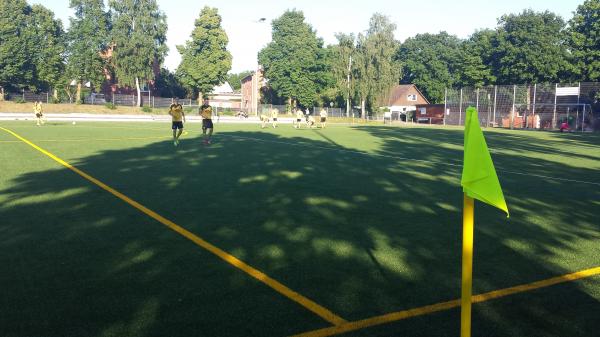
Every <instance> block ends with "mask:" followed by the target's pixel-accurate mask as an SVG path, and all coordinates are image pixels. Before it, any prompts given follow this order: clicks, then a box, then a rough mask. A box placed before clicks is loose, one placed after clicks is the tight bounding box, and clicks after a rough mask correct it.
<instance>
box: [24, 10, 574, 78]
mask: <svg viewBox="0 0 600 337" xmlns="http://www.w3.org/2000/svg"><path fill="white" fill-rule="evenodd" d="M157 1H158V5H159V7H160V9H161V10H162V11H164V12H165V14H166V15H167V24H168V26H169V30H168V33H167V45H168V47H169V54H168V55H167V57H166V59H165V66H166V67H167V68H168V69H170V70H175V69H176V68H177V66H178V65H179V62H180V60H181V57H180V55H179V53H178V52H177V49H176V46H177V45H181V44H184V43H185V41H186V40H188V39H189V37H190V33H191V32H192V30H193V28H194V21H195V20H196V18H198V16H199V15H200V11H201V10H202V8H203V7H204V6H210V7H216V8H217V9H218V10H219V14H220V15H221V17H222V18H223V22H222V26H223V28H224V29H225V31H226V32H227V35H228V37H229V45H228V47H227V48H228V50H229V51H230V52H231V54H232V56H233V62H232V69H231V72H234V73H237V72H241V71H244V70H252V69H256V67H257V60H256V55H257V53H258V51H259V50H260V49H262V48H263V47H264V46H266V45H267V44H268V43H269V41H270V40H271V21H272V20H273V19H275V18H277V17H279V16H281V14H283V12H284V11H285V10H287V9H296V10H301V11H303V12H304V16H305V17H306V22H307V23H309V24H310V25H311V26H312V27H313V29H314V30H316V32H317V36H319V37H321V38H323V40H324V41H325V44H326V45H327V44H334V43H335V42H336V39H335V33H337V32H343V33H355V34H357V33H359V32H362V31H364V30H366V29H367V28H368V25H369V19H370V17H371V15H372V14H373V13H376V12H378V13H382V14H384V15H387V16H388V17H389V18H390V19H391V21H392V22H393V23H395V24H396V26H397V29H396V32H395V36H396V39H397V40H399V41H404V40H405V39H406V38H409V37H412V36H415V35H416V34H419V33H438V32H440V31H446V32H448V33H450V34H454V35H457V36H458V37H460V38H466V37H468V36H469V35H470V34H472V33H473V32H474V31H476V30H478V29H484V28H494V27H496V25H497V20H498V18H499V17H501V16H502V15H503V14H509V13H519V12H521V11H523V10H524V9H533V10H535V11H544V10H549V11H552V12H554V13H556V14H558V15H560V16H561V17H562V18H563V19H564V20H569V19H570V18H571V17H572V15H573V11H575V10H576V9H577V6H578V5H580V4H582V3H583V0H502V1H498V0H487V1H486V0H463V1H447V0H419V1H406V0H395V1H392V0H361V1H358V0H327V1H325V0H264V1H256V0H228V1H223V0H206V1H201V0H157ZM105 2H107V1H105ZM29 3H30V4H33V3H38V4H42V5H44V6H46V7H47V8H49V9H51V10H52V11H53V12H54V13H55V15H56V16H57V17H58V18H60V19H61V20H62V21H63V24H64V26H65V27H68V25H69V17H70V16H72V15H73V11H72V10H71V9H70V8H69V0H29ZM260 18H265V19H266V20H265V22H263V23H260V22H259V19H260Z"/></svg>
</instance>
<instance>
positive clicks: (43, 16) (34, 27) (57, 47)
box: [29, 5, 66, 99]
mask: <svg viewBox="0 0 600 337" xmlns="http://www.w3.org/2000/svg"><path fill="white" fill-rule="evenodd" d="M29 26H30V30H31V32H32V33H33V34H32V35H33V39H32V42H33V43H34V46H35V47H34V50H33V53H32V55H31V56H32V57H33V64H34V66H35V77H36V83H37V87H39V88H43V89H45V90H48V89H49V88H50V87H52V88H53V89H54V93H53V96H54V99H58V90H57V87H58V86H59V85H60V80H61V76H62V74H63V73H64V70H65V63H64V54H65V49H66V46H65V42H66V41H65V32H64V30H63V26H62V22H61V21H60V20H58V19H55V18H54V13H53V12H52V11H50V10H49V9H47V8H45V7H44V6H41V5H33V6H32V11H31V18H30V23H29Z"/></svg>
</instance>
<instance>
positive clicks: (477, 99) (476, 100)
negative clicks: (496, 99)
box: [475, 88, 479, 113]
mask: <svg viewBox="0 0 600 337" xmlns="http://www.w3.org/2000/svg"><path fill="white" fill-rule="evenodd" d="M475 109H476V110H477V113H479V88H477V91H476V94H475Z"/></svg>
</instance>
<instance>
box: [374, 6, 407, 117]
mask: <svg viewBox="0 0 600 337" xmlns="http://www.w3.org/2000/svg"><path fill="white" fill-rule="evenodd" d="M395 30H396V25H395V24H393V23H392V22H391V21H390V19H389V18H388V17H387V16H385V15H382V14H379V13H375V14H373V16H372V17H371V20H370V21H369V29H368V30H367V36H366V37H367V47H368V48H369V54H370V55H369V58H370V62H371V63H372V67H373V72H372V76H373V78H372V79H371V82H372V83H373V85H372V87H371V89H370V91H371V94H370V96H371V97H372V99H373V101H372V102H371V103H372V104H376V105H378V106H381V105H386V104H387V99H388V95H389V92H390V89H391V88H392V87H393V86H394V85H396V84H398V82H399V80H400V65H399V64H398V63H397V62H396V58H395V56H396V52H397V50H398V46H399V44H398V42H397V41H396V40H395V39H394V31H395Z"/></svg>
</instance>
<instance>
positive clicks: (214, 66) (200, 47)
mask: <svg viewBox="0 0 600 337" xmlns="http://www.w3.org/2000/svg"><path fill="white" fill-rule="evenodd" d="M190 38H191V39H190V40H188V41H186V43H185V45H184V46H177V50H178V51H179V53H180V54H181V63H180V64H179V67H178V68H177V75H178V76H179V78H180V79H181V81H182V83H183V84H184V85H185V86H186V87H187V88H189V89H191V90H192V91H193V92H194V94H196V93H197V94H198V104H200V100H201V99H202V96H203V95H206V94H208V93H210V92H211V91H212V90H213V88H214V87H215V86H217V85H219V84H221V83H223V82H225V80H226V79H227V72H229V70H230V69H231V53H229V51H228V50H227V43H228V42H229V38H228V37H227V33H225V30H224V29H223V28H222V27H221V16H220V15H219V13H218V10H217V9H216V8H211V7H208V6H207V7H204V8H203V9H202V11H201V12H200V16H199V17H198V19H196V21H195V22H194V30H193V31H192V34H191V36H190Z"/></svg>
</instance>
